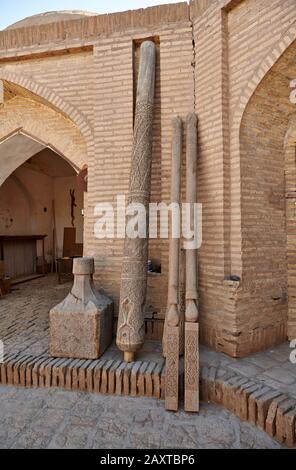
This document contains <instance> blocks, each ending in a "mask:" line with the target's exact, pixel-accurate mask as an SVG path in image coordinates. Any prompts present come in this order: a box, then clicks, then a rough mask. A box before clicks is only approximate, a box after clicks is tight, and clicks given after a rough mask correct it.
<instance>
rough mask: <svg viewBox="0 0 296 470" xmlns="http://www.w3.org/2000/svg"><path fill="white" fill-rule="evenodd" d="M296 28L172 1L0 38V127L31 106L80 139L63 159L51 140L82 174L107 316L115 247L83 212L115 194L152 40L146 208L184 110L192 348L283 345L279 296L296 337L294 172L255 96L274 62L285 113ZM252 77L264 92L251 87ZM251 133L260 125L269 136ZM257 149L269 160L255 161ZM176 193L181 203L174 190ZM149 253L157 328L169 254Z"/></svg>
mask: <svg viewBox="0 0 296 470" xmlns="http://www.w3.org/2000/svg"><path fill="white" fill-rule="evenodd" d="M295 21H296V9H295V0H259V1H258V0H194V1H191V2H190V5H187V4H186V3H177V4H171V5H163V6H159V7H153V8H149V9H146V10H137V11H129V12H125V13H118V14H112V15H99V16H94V17H85V18H82V19H75V20H64V21H61V22H56V23H52V24H47V25H40V26H38V25H37V26H27V27H23V28H19V29H10V30H8V31H2V32H0V80H1V79H3V80H4V85H5V104H4V105H0V117H1V122H5V119H4V118H5V116H6V113H7V109H8V108H9V109H11V110H13V109H14V107H15V110H16V111H17V114H16V115H17V116H18V120H19V124H18V125H19V126H20V127H22V126H24V128H25V127H26V123H25V118H24V116H23V115H22V113H20V111H19V103H20V101H19V100H20V99H22V100H28V101H26V103H27V104H28V109H29V108H30V109H31V107H32V109H33V108H34V106H37V104H38V106H39V107H40V108H41V107H42V106H43V107H47V108H48V109H47V111H46V112H49V111H48V110H49V109H50V111H52V112H53V115H54V114H56V116H58V118H55V119H60V118H62V119H64V121H63V122H64V125H63V127H62V128H63V129H66V128H67V126H68V127H69V129H70V128H71V132H70V133H69V134H68V137H69V135H72V134H71V133H74V134H75V133H76V134H75V135H77V136H78V135H79V139H81V140H80V142H79V145H76V144H75V149H74V148H71V145H70V144H69V145H68V146H67V141H64V140H63V138H62V132H59V133H57V137H56V139H55V142H56V146H57V148H59V146H62V147H63V151H62V153H64V154H65V155H66V156H67V155H69V159H70V160H71V159H73V160H75V161H77V162H79V165H80V163H81V164H82V162H83V163H87V164H88V167H89V191H88V193H87V194H86V196H85V206H86V213H85V233H84V245H85V254H86V255H91V256H94V257H95V260H96V268H97V274H96V282H97V285H98V286H99V287H100V288H102V289H103V290H104V291H105V292H106V293H108V294H109V295H110V296H111V297H112V298H113V299H114V301H115V305H116V306H117V305H118V296H119V283H120V274H121V257H122V249H123V240H118V239H115V240H111V239H110V240H98V239H96V238H95V236H94V223H95V220H96V217H95V215H94V207H95V205H96V204H97V203H100V202H115V198H116V195H117V194H127V190H128V180H129V169H130V161H131V149H132V135H133V112H134V89H135V77H136V71H137V57H136V50H137V44H139V43H140V42H141V41H142V40H144V39H145V38H146V39H147V38H149V39H151V38H152V39H154V40H155V41H157V45H158V64H157V86H156V111H155V123H154V142H153V149H154V156H153V177H152V199H153V201H156V200H157V199H161V200H162V201H163V202H169V189H170V159H171V118H172V116H174V115H176V114H179V115H180V116H181V117H182V118H183V119H185V117H186V114H187V113H188V112H191V111H193V110H195V111H196V112H197V114H198V118H199V142H200V146H199V167H198V171H199V175H198V191H199V202H201V203H202V204H203V244H202V248H201V250H200V253H199V290H200V312H201V336H202V341H203V342H205V343H207V344H209V345H211V346H213V347H214V348H215V349H218V350H221V351H224V352H226V353H227V354H230V355H232V356H242V355H247V354H249V353H250V352H253V351H256V350H259V349H264V348H265V347H267V346H271V345H273V344H276V343H277V342H279V341H281V340H283V339H284V338H285V336H286V330H287V314H288V294H289V292H290V293H291V295H290V299H292V300H291V302H290V301H289V321H288V325H289V333H288V334H289V336H293V335H294V334H296V332H295V320H294V303H293V302H294V301H293V298H294V294H293V291H292V290H290V291H289V289H290V287H289V289H288V287H287V278H288V277H289V286H293V282H294V273H293V268H291V270H289V274H288V270H287V266H289V265H290V264H291V263H287V262H286V256H287V252H286V248H287V244H286V239H285V237H286V229H285V223H286V215H285V214H286V212H285V203H284V197H285V193H286V192H287V191H288V190H287V191H286V186H285V185H286V183H285V174H286V175H287V177H289V178H290V183H289V191H290V190H292V192H293V191H294V190H295V188H294V183H293V181H292V179H293V171H294V169H293V168H290V169H285V157H284V151H283V146H284V143H283V142H284V138H285V133H286V132H287V130H288V127H289V122H290V121H289V119H290V117H291V116H290V114H291V113H292V112H293V110H292V109H291V108H289V109H282V108H281V105H280V104H279V106H277V109H276V110H275V114H274V113H273V112H272V111H273V108H272V104H271V102H270V99H271V97H270V96H267V95H269V93H270V90H274V87H277V85H278V79H277V78H276V77H275V78H274V80H275V81H274V82H272V77H271V78H270V77H269V76H268V75H267V74H268V73H269V71H270V70H271V69H272V68H273V67H274V66H275V67H277V62H278V60H279V59H280V57H281V56H282V55H283V63H282V66H281V67H282V68H278V69H277V68H275V69H274V72H272V73H274V74H275V75H277V76H278V77H279V80H280V81H281V80H283V82H282V83H281V88H280V89H281V94H280V95H278V94H276V91H274V95H273V99H274V101H276V102H277V103H278V102H279V101H281V102H285V103H286V102H287V98H288V96H287V95H285V92H287V93H288V91H289V90H288V88H287V89H286V80H287V77H288V75H287V74H289V73H292V72H293V74H294V70H292V69H291V70H290V72H289V64H288V62H287V61H289V58H288V57H289V48H290V47H293V43H294V44H295V40H296V27H295ZM285 56H286V57H287V58H286V59H285V58H284V57H285ZM264 77H266V79H265V80H266V81H265V85H263V88H260V89H258V86H259V85H260V83H261V82H262V80H263V79H264ZM281 77H282V78H281ZM295 77H296V75H295V76H293V77H291V78H295ZM256 90H257V92H256V94H255V95H254V93H255V91H256ZM263 95H264V96H263ZM32 100H33V102H34V106H33V104H32ZM268 107H269V108H270V109H269V110H268V109H267V108H268ZM42 109H43V108H42ZM44 112H45V110H44ZM277 113H279V114H277ZM276 116H278V117H276ZM41 117H42V119H39V120H37V119H35V120H34V121H32V126H31V128H30V129H31V132H30V133H31V134H32V135H34V126H35V130H36V133H37V134H38V137H39V136H40V135H42V134H43V135H45V136H47V137H46V139H47V138H49V126H48V125H46V119H45V114H44V115H42V116H41ZM2 118H3V119H2ZM277 119H278V120H279V125H278V122H277ZM271 123H273V130H272V129H271V127H270V124H271ZM262 125H265V126H269V130H270V134H269V135H268V134H264V131H263V130H262ZM260 133H261V137H260V139H259V134H260ZM254 136H256V139H257V141H256V142H257V143H258V145H256V147H255V146H254ZM269 137H270V139H269ZM77 138H78V137H77ZM46 139H44V140H46ZM59 139H61V140H60V141H59ZM268 139H269V140H270V142H271V146H272V148H271V149H270V152H268V155H267V148H266V145H264V144H265V143H266V141H267V140H268ZM259 140H260V141H261V143H260V142H259ZM75 142H76V141H75ZM290 146H293V142H292V141H291V144H290ZM291 152H292V147H291V148H290V155H292V153H291ZM71 153H73V156H71ZM184 158H185V155H184ZM289 158H290V160H291V157H289ZM285 171H286V173H285ZM266 178H267V179H266ZM182 185H183V188H182V189H183V194H184V189H185V181H184V178H183V182H182ZM257 188H259V189H258V191H257ZM291 201H292V199H290V204H292V202H291ZM289 207H290V206H289ZM291 210H292V209H291V207H290V208H289V209H288V212H289V214H291ZM288 212H287V213H288ZM254 213H255V215H254ZM261 216H262V217H261ZM289 217H290V216H289ZM269 218H270V219H271V222H270V224H269V225H270V226H271V227H272V229H271V230H270V229H269V225H268V219H269ZM290 224H291V225H290V228H289V229H288V230H290V231H291V232H293V226H292V225H293V219H292V218H291V217H290ZM289 240H290V241H291V238H289ZM293 243H294V242H293V240H292V242H291V244H290V248H289V250H290V251H289V252H290V253H291V262H292V260H293V256H294V255H293V250H294V248H293ZM150 248H151V250H150V256H151V258H152V259H156V260H158V261H160V262H161V265H162V273H161V274H160V275H159V276H154V277H149V281H148V284H149V289H148V299H147V315H148V317H149V319H150V320H151V319H152V318H156V319H157V321H159V320H160V319H163V317H164V314H165V309H166V302H167V270H168V243H167V241H166V240H164V241H162V240H158V241H157V242H156V241H153V242H151V246H150ZM289 269H290V268H289ZM231 275H232V276H233V275H235V276H238V277H239V278H240V281H235V280H233V279H234V278H231ZM291 288H292V287H291ZM279 291H280V292H279ZM116 308H117V307H116Z"/></svg>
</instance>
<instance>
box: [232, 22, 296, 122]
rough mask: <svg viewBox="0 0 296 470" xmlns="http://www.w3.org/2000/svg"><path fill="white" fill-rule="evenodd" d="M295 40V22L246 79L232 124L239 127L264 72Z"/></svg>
mask: <svg viewBox="0 0 296 470" xmlns="http://www.w3.org/2000/svg"><path fill="white" fill-rule="evenodd" d="M294 41H296V22H294V23H292V25H291V26H290V27H289V29H288V30H287V31H286V32H285V33H284V34H283V36H282V38H281V39H280V41H278V43H277V44H276V46H272V48H271V49H270V51H269V52H268V54H267V55H266V57H265V58H264V59H263V60H262V62H261V63H260V64H259V65H258V67H257V68H256V69H255V71H254V73H253V75H252V77H251V79H250V80H249V81H248V84H247V86H246V87H245V89H244V91H243V93H242V94H241V95H240V98H239V99H238V103H237V105H236V106H235V110H236V111H235V114H234V117H233V123H234V126H235V127H236V128H237V129H239V128H240V125H241V122H242V118H243V115H244V112H245V110H246V109H247V107H248V103H249V101H250V99H251V98H252V96H253V94H254V93H255V91H256V89H257V87H258V86H259V84H260V83H261V82H262V80H263V79H264V77H265V76H266V74H267V73H268V72H269V71H270V70H271V69H272V67H273V66H274V64H275V63H276V62H277V61H278V59H279V58H280V57H281V56H282V54H283V53H284V52H285V51H286V50H287V49H288V47H289V46H291V45H292V44H293V42H294Z"/></svg>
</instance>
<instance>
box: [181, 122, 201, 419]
mask: <svg viewBox="0 0 296 470" xmlns="http://www.w3.org/2000/svg"><path fill="white" fill-rule="evenodd" d="M186 200H187V203H190V205H191V206H192V207H193V205H194V203H196V202H197V117H196V115H195V114H193V113H191V114H189V115H188V116H187V142H186ZM191 212H192V213H193V209H192V211H191ZM193 220H194V219H193ZM191 225H193V224H191ZM198 316H199V315H198V290H197V249H187V250H186V308H185V361H184V365H185V370H184V389H185V397H184V398H185V399H184V408H185V411H191V412H198V411H199V324H198Z"/></svg>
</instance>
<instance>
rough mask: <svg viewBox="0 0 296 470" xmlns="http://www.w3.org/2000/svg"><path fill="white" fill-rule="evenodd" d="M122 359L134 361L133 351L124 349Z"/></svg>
mask: <svg viewBox="0 0 296 470" xmlns="http://www.w3.org/2000/svg"><path fill="white" fill-rule="evenodd" d="M123 359H124V361H125V362H134V361H135V353H133V352H127V351H125V353H124V355H123Z"/></svg>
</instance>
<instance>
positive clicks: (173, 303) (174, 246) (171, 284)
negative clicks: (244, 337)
mask: <svg viewBox="0 0 296 470" xmlns="http://www.w3.org/2000/svg"><path fill="white" fill-rule="evenodd" d="M172 133H173V138H172V162H171V203H172V204H178V205H179V204H180V198H181V160H182V120H181V119H180V118H179V117H175V118H174V119H173V120H172ZM173 223H174V221H173V219H172V217H171V225H173ZM179 265H180V238H173V237H172V236H171V237H170V243H169V275H168V306H167V314H166V319H165V326H164V334H163V343H162V345H163V355H164V356H166V354H167V327H168V325H170V326H178V325H179V323H180V312H179V276H180V267H179ZM181 335H182V332H180V336H181Z"/></svg>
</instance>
